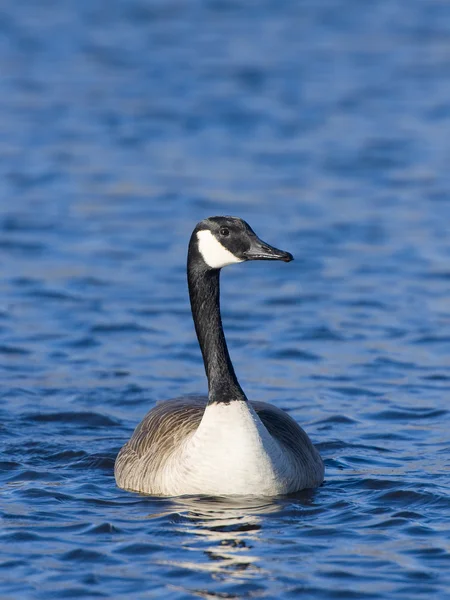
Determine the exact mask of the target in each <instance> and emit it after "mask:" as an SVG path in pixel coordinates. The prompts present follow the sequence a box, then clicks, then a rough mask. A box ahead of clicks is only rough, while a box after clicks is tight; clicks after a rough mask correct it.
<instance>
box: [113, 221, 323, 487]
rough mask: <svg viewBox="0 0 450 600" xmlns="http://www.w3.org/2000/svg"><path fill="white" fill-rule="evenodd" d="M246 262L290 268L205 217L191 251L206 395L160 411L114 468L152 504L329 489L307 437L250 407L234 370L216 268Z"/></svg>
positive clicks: (244, 229) (281, 418) (229, 225)
mask: <svg viewBox="0 0 450 600" xmlns="http://www.w3.org/2000/svg"><path fill="white" fill-rule="evenodd" d="M248 260H281V261H284V262H290V261H291V260H293V256H292V254H290V253H289V252H284V251H282V250H278V249H277V248H274V247H273V246H269V244H266V243H265V242H263V241H262V240H261V239H259V238H258V236H257V235H256V234H255V232H254V231H253V230H252V229H251V227H250V226H249V225H248V223H246V222H245V221H243V220H242V219H239V218H237V217H229V216H218V217H209V218H207V219H204V220H203V221H201V222H200V223H198V224H197V226H196V227H195V229H194V231H193V233H192V236H191V239H190V242H189V248H188V260H187V278H188V287H189V296H190V302H191V310H192V316H193V320H194V325H195V331H196V334H197V338H198V342H199V345H200V349H201V352H202V355H203V362H204V366H205V371H206V376H207V379H208V396H186V397H177V398H174V399H171V400H166V401H163V402H161V403H159V404H156V406H155V407H154V408H152V409H151V410H150V412H148V413H147V415H146V416H145V417H144V419H143V420H142V422H141V423H140V424H139V425H138V426H137V427H136V429H135V431H134V433H133V435H132V437H131V439H130V440H129V441H128V442H127V443H126V444H125V445H124V446H123V447H122V449H121V450H120V452H119V454H118V455H117V458H116V461H115V467H114V472H115V478H116V482H117V485H118V486H119V487H120V488H123V489H126V490H130V491H135V492H141V493H145V494H150V495H154V496H169V497H170V496H172V497H174V496H183V495H208V496H222V497H223V496H277V495H284V494H290V493H293V492H297V491H299V490H302V489H306V488H315V487H318V486H319V485H320V484H321V483H322V482H323V477H324V466H323V462H322V459H321V457H320V454H319V452H318V451H317V449H316V448H315V447H314V446H313V444H312V442H311V440H310V439H309V437H308V435H307V434H306V433H305V431H304V430H303V429H302V428H301V427H300V426H299V425H298V424H297V422H296V421H295V420H294V419H293V418H292V417H290V416H289V415H288V414H287V413H286V412H285V411H283V410H281V409H280V408H277V407H276V406H274V405H271V404H268V403H265V402H260V401H252V402H250V401H249V400H248V399H247V397H246V395H245V393H244V391H243V390H242V388H241V386H240V385H239V382H238V380H237V377H236V374H235V372H234V368H233V365H232V363H231V359H230V355H229V353H228V349H227V344H226V341H225V336H224V332H223V328H222V320H221V315H220V302H219V275H220V270H221V269H222V268H223V267H226V266H227V265H231V264H235V263H241V262H245V261H248Z"/></svg>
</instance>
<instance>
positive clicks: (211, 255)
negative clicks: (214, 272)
mask: <svg viewBox="0 0 450 600" xmlns="http://www.w3.org/2000/svg"><path fill="white" fill-rule="evenodd" d="M197 240H198V249H199V251H200V254H201V255H202V257H203V260H204V261H205V263H206V264H207V265H208V267H210V268H211V269H221V268H222V267H226V266H227V265H232V264H234V263H240V262H243V259H242V258H238V257H237V256H235V255H234V254H233V253H232V252H230V251H229V250H227V249H226V248H225V246H222V244H221V243H220V242H219V241H218V240H217V239H216V238H215V237H214V236H213V234H212V233H211V232H210V231H208V230H207V229H205V230H203V231H197Z"/></svg>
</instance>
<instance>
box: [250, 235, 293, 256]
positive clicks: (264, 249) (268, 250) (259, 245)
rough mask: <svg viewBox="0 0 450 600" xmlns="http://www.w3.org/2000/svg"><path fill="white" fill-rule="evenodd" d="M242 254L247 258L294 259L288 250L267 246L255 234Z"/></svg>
mask: <svg viewBox="0 0 450 600" xmlns="http://www.w3.org/2000/svg"><path fill="white" fill-rule="evenodd" d="M244 256H245V258H246V259H247V260H282V261H284V262H291V260H294V257H293V256H292V254H291V253H290V252H284V250H278V248H274V247H273V246H269V244H266V243H265V242H263V241H262V240H260V239H259V238H258V237H256V236H255V237H254V238H252V242H251V246H250V248H249V249H248V250H246V251H245V252H244Z"/></svg>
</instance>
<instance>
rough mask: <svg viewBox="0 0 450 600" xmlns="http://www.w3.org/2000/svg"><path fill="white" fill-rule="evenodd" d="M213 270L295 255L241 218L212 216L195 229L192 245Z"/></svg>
mask: <svg viewBox="0 0 450 600" xmlns="http://www.w3.org/2000/svg"><path fill="white" fill-rule="evenodd" d="M192 243H196V245H197V249H198V253H199V255H200V257H201V258H202V259H203V261H204V263H205V264H206V266H207V267H209V268H210V269H221V268H222V267H225V266H227V265H231V264H233V263H239V262H244V261H246V260H282V261H284V262H290V261H291V260H293V256H292V254H290V253H289V252H284V251H283V250H278V249H277V248H274V247H273V246H269V244H266V243H265V242H263V241H262V240H260V239H259V237H258V236H257V235H256V233H255V232H254V231H253V229H252V228H251V227H250V225H248V223H246V222H245V221H243V220H242V219H239V218H238V217H209V218H208V219H204V220H203V221H201V222H200V223H199V224H198V225H197V227H196V228H195V229H194V233H193V234H192V238H191V244H192Z"/></svg>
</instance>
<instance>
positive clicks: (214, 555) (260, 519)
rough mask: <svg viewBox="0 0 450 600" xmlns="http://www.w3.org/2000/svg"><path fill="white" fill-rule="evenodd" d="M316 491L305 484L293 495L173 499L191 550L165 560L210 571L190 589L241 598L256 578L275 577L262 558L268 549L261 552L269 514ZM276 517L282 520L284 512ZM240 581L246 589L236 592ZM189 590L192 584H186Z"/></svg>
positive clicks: (203, 594) (195, 592) (305, 499)
mask: <svg viewBox="0 0 450 600" xmlns="http://www.w3.org/2000/svg"><path fill="white" fill-rule="evenodd" d="M312 496H313V491H312V490H308V491H306V490H305V491H303V492H301V493H300V494H298V495H297V494H296V497H290V498H289V500H287V498H285V499H283V498H278V499H271V500H268V499H267V498H259V499H258V498H255V497H236V498H230V497H228V498H226V499H225V498H205V497H204V496H203V497H179V498H177V499H172V506H171V513H172V515H173V512H174V511H175V512H177V513H178V514H179V516H180V520H179V521H178V522H177V525H176V527H177V529H178V531H179V533H181V534H183V538H184V539H185V540H186V541H185V542H184V543H183V545H182V549H183V550H184V551H185V552H183V555H184V556H183V558H181V559H180V560H178V559H177V558H175V559H171V560H170V561H163V562H164V564H166V565H170V566H171V567H176V568H182V569H188V570H190V571H192V572H194V573H198V574H201V573H203V575H207V576H208V575H209V577H210V578H211V581H210V582H209V584H208V583H207V584H206V585H199V586H198V587H197V589H192V588H190V589H189V593H190V594H193V595H196V596H199V597H201V598H207V599H208V598H217V597H218V596H219V597H227V598H240V597H242V593H243V592H244V591H245V586H246V583H249V581H250V580H252V579H253V578H258V579H259V580H261V577H266V578H269V577H270V573H269V572H268V571H267V570H266V569H265V568H264V567H262V566H260V565H259V564H258V563H259V562H260V561H262V560H263V559H264V557H265V558H267V555H266V556H264V554H265V553H264V551H263V552H262V553H261V544H264V529H265V521H266V520H267V517H268V516H269V515H270V516H273V515H276V514H277V513H280V512H284V511H286V508H287V506H288V505H291V504H292V502H294V503H299V504H309V503H310V501H311V498H312ZM269 518H270V517H269ZM275 518H276V520H277V521H278V522H280V521H281V520H280V517H279V516H277V517H275ZM266 536H267V532H266ZM202 555H203V557H204V560H202V559H201V556H202ZM236 585H237V586H238V587H239V589H240V592H238V593H237V594H236V595H235V594H234V592H235V591H236V589H235V586H236ZM218 586H220V589H223V588H222V586H225V587H226V588H227V591H226V592H220V593H219V592H218V591H217V588H218ZM229 586H231V588H232V589H234V592H231V589H230V587H229ZM183 591H185V592H186V591H187V590H184V588H183ZM223 593H226V596H224V595H223Z"/></svg>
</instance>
